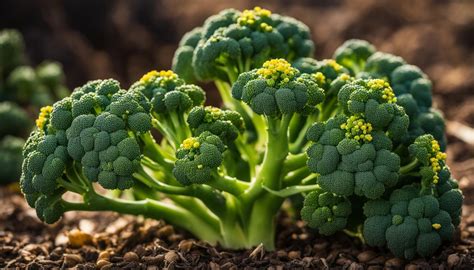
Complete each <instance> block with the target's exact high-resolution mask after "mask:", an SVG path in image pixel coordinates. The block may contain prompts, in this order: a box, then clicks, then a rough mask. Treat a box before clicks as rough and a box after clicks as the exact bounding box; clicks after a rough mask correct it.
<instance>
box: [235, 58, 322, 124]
mask: <svg viewBox="0 0 474 270" xmlns="http://www.w3.org/2000/svg"><path fill="white" fill-rule="evenodd" d="M232 96H233V97H234V98H236V99H238V100H242V101H243V102H245V103H247V104H248V105H249V106H250V107H251V108H252V110H253V111H254V112H255V113H257V114H261V115H266V116H277V117H278V116H281V115H282V114H292V113H302V114H307V113H312V112H314V111H315V110H316V108H315V106H316V105H317V104H319V103H320V102H322V101H323V99H324V90H323V89H322V88H320V87H319V86H318V83H317V80H316V78H314V77H313V76H311V75H310V74H301V73H300V72H299V71H298V70H297V69H295V68H293V67H292V66H291V65H290V64H289V63H288V62H287V61H286V60H284V59H273V60H269V61H267V62H265V63H264V64H263V66H262V67H261V68H259V69H254V70H251V71H249V72H245V73H242V74H240V75H239V77H238V79H237V81H236V83H235V84H234V85H233V86H232Z"/></svg>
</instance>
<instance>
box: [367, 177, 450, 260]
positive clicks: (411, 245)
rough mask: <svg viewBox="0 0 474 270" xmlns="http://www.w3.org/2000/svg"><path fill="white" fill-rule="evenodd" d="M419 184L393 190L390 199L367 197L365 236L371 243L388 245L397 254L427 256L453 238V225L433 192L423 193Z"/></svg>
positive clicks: (399, 255)
mask: <svg viewBox="0 0 474 270" xmlns="http://www.w3.org/2000/svg"><path fill="white" fill-rule="evenodd" d="M419 193H420V188H419V187H418V186H416V185H408V186H404V187H402V188H400V189H397V190H395V191H393V192H392V194H391V195H390V199H389V200H388V201H387V200H381V199H380V200H374V201H368V202H367V203H366V204H365V205H364V214H365V216H366V217H367V219H366V221H365V223H364V231H363V234H364V238H365V239H366V241H367V243H368V244H369V245H371V246H385V245H386V246H387V247H388V248H389V249H390V251H392V252H393V254H395V256H397V257H404V258H406V259H409V260H410V259H412V258H414V257H415V256H416V255H419V256H422V257H428V256H431V255H433V253H434V252H435V251H436V250H437V249H438V248H439V247H440V246H441V244H442V243H443V241H451V240H452V238H453V232H454V225H453V222H452V219H451V216H450V214H449V213H448V212H447V211H445V210H443V209H441V208H440V203H439V202H438V200H437V199H436V198H435V197H434V196H433V195H420V194H419Z"/></svg>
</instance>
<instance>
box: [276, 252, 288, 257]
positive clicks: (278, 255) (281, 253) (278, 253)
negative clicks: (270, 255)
mask: <svg viewBox="0 0 474 270" xmlns="http://www.w3.org/2000/svg"><path fill="white" fill-rule="evenodd" d="M276 255H277V257H278V258H280V259H282V258H287V257H288V253H286V251H284V250H278V251H277V252H276Z"/></svg>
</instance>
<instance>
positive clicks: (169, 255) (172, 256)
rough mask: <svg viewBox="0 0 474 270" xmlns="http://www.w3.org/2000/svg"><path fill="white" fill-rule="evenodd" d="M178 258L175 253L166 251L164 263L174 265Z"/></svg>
mask: <svg viewBox="0 0 474 270" xmlns="http://www.w3.org/2000/svg"><path fill="white" fill-rule="evenodd" d="M178 258H179V256H178V254H177V253H176V251H173V250H171V251H168V252H167V253H166V254H165V261H166V262H168V263H174V262H176V261H177V260H178Z"/></svg>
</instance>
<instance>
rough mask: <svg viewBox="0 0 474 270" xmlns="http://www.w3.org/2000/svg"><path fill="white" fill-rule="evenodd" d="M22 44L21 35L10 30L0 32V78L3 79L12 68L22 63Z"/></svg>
mask: <svg viewBox="0 0 474 270" xmlns="http://www.w3.org/2000/svg"><path fill="white" fill-rule="evenodd" d="M24 47H25V45H24V42H23V37H22V36H21V34H20V33H19V32H18V31H16V30H12V29H6V30H3V31H0V67H2V69H1V73H0V77H2V78H5V77H6V74H8V73H9V72H10V71H11V70H13V68H15V67H16V66H18V65H20V64H21V63H23V61H24V55H23V50H24Z"/></svg>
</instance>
